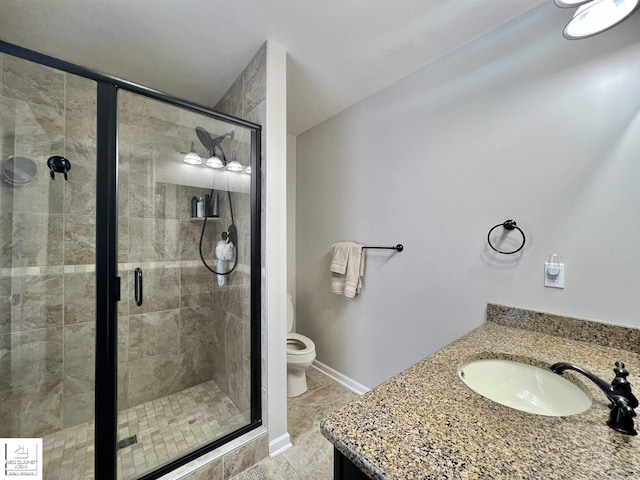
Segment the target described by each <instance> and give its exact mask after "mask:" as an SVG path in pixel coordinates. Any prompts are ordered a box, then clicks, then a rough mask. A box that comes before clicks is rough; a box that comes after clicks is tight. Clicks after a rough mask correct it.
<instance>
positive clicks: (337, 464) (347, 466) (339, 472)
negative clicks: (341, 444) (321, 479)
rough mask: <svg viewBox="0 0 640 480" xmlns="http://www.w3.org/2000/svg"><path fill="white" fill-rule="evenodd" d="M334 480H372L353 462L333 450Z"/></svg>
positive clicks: (335, 449)
mask: <svg viewBox="0 0 640 480" xmlns="http://www.w3.org/2000/svg"><path fill="white" fill-rule="evenodd" d="M333 480H370V479H369V477H368V476H367V475H365V474H364V473H363V471H362V470H360V469H359V468H358V467H356V466H355V465H354V464H353V463H352V462H351V460H349V459H348V458H347V457H345V456H344V455H343V454H342V453H340V452H339V451H338V449H337V448H334V449H333Z"/></svg>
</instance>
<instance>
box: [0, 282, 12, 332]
mask: <svg viewBox="0 0 640 480" xmlns="http://www.w3.org/2000/svg"><path fill="white" fill-rule="evenodd" d="M12 284H13V279H12V278H11V277H0V335H2V334H4V333H11V330H12V326H11V303H12V302H13V299H12V296H11V290H12Z"/></svg>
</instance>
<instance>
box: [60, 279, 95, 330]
mask: <svg viewBox="0 0 640 480" xmlns="http://www.w3.org/2000/svg"><path fill="white" fill-rule="evenodd" d="M95 278H96V275H95V273H65V275H64V324H65V325H70V324H74V323H83V322H94V321H95V302H96V300H95V291H96V283H95V282H96V280H95Z"/></svg>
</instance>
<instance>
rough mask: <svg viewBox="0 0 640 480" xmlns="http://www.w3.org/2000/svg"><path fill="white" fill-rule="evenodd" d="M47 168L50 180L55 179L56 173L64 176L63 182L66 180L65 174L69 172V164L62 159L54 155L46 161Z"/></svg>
mask: <svg viewBox="0 0 640 480" xmlns="http://www.w3.org/2000/svg"><path fill="white" fill-rule="evenodd" d="M47 167H49V173H50V174H51V180H55V179H56V173H61V174H62V175H64V179H65V180H69V179H68V178H67V172H68V171H69V170H71V162H70V161H69V160H67V159H66V158H64V157H61V156H59V155H54V156H53V157H49V160H47Z"/></svg>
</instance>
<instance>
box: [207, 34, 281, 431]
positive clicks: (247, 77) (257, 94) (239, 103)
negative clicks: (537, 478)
mask: <svg viewBox="0 0 640 480" xmlns="http://www.w3.org/2000/svg"><path fill="white" fill-rule="evenodd" d="M266 66H267V44H266V43H264V44H263V45H262V47H260V49H259V50H258V52H257V53H256V54H255V55H254V57H253V58H252V59H251V61H250V62H249V64H248V65H247V67H246V68H245V69H244V70H243V71H242V73H241V74H240V75H238V77H237V78H236V80H235V81H234V83H233V85H232V86H231V87H230V88H229V90H227V92H226V93H225V94H224V95H223V96H222V98H221V99H220V101H219V102H218V104H217V105H216V107H215V108H216V110H218V111H220V112H224V113H227V114H229V115H234V116H236V117H239V118H243V119H245V120H248V121H250V122H254V123H257V124H258V125H262V137H261V139H260V144H261V149H260V151H261V154H262V156H261V158H260V170H261V177H260V178H261V189H260V190H261V194H262V197H261V199H260V205H261V210H260V224H261V225H262V226H263V227H262V228H261V229H260V245H261V252H260V258H261V262H262V264H261V270H262V271H263V272H264V271H265V259H266V250H265V245H266V236H265V233H266V229H265V228H264V225H266V209H265V206H266V202H265V192H266V188H265V179H266V174H267V157H266V152H267V149H266V143H265V138H266V122H265V120H266V116H267V105H266V93H267V90H266V85H267V78H266ZM245 245H246V242H245ZM261 291H262V304H261V305H260V312H261V313H260V318H261V319H262V325H261V330H260V331H261V339H262V340H261V351H262V359H261V365H262V418H263V420H266V413H267V408H266V389H267V375H266V365H267V356H266V354H267V343H266V327H267V325H266V319H267V314H266V304H265V301H264V298H265V296H264V293H265V292H266V286H265V278H264V275H263V276H262V277H261ZM283 342H284V339H283ZM245 348H246V346H245ZM246 357H247V355H245V358H246ZM245 361H247V360H245ZM243 372H244V374H243V375H244V376H245V379H244V383H246V382H248V381H249V377H248V375H249V370H248V367H247V368H244V369H243ZM229 395H230V396H231V398H232V399H234V398H235V397H239V396H241V395H239V394H235V395H234V394H233V393H230V394H229ZM242 396H243V397H245V398H246V395H245V394H243V395H242Z"/></svg>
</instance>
